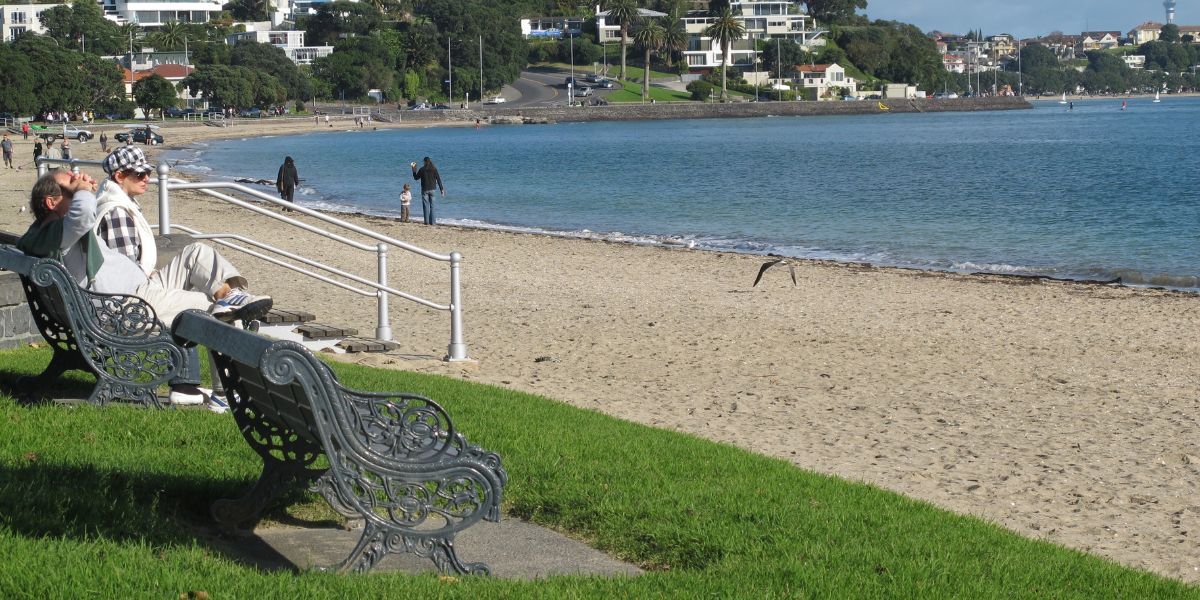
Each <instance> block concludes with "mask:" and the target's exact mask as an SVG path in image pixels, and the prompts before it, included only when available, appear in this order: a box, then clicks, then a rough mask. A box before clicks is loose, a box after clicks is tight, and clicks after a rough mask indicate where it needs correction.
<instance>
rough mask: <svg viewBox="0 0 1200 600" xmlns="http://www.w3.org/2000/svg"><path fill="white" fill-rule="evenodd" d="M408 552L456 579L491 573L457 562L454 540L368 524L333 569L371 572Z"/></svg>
mask: <svg viewBox="0 0 1200 600" xmlns="http://www.w3.org/2000/svg"><path fill="white" fill-rule="evenodd" d="M404 552H410V553H412V554H416V555H417V556H421V557H424V558H428V559H430V560H432V561H433V564H434V565H436V566H437V568H438V571H441V572H442V573H454V574H456V575H489V574H491V571H490V570H489V569H488V566H487V565H486V564H484V563H464V562H462V561H461V560H459V559H458V553H457V552H455V551H454V539H453V537H452V536H446V537H432V538H431V537H425V536H407V535H404V534H403V533H400V532H398V531H395V530H394V529H391V528H387V527H381V526H379V525H376V524H374V523H371V522H370V521H368V522H367V524H366V527H364V528H363V534H362V537H360V538H359V539H358V545H356V546H355V547H354V550H351V551H350V556H347V557H346V560H344V561H342V562H341V563H340V564H338V565H337V566H336V567H335V568H334V569H335V570H336V571H337V572H338V573H345V572H347V571H354V572H355V573H365V572H367V571H369V570H371V567H374V566H375V565H376V564H377V563H379V561H380V560H383V557H385V556H387V555H388V554H391V553H397V554H399V553H404Z"/></svg>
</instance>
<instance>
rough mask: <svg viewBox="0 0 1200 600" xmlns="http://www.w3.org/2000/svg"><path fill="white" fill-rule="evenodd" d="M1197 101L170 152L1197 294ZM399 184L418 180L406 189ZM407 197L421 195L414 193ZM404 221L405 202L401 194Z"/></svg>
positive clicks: (374, 137)
mask: <svg viewBox="0 0 1200 600" xmlns="http://www.w3.org/2000/svg"><path fill="white" fill-rule="evenodd" d="M1198 146H1200V99H1186V98H1170V99H1164V101H1163V102H1162V103H1161V104H1152V103H1151V102H1150V101H1149V100H1131V101H1129V108H1128V110H1125V111H1122V110H1120V100H1096V101H1085V102H1076V103H1075V109H1074V110H1073V111H1067V110H1065V108H1064V107H1061V106H1060V105H1058V104H1057V103H1041V104H1039V105H1038V106H1037V107H1036V108H1035V109H1034V110H1027V111H1005V112H984V113H974V114H963V113H937V114H887V115H866V116H839V117H777V118H763V119H729V120H695V121H651V122H635V123H586V124H562V125H537V126H492V127H484V128H482V129H478V130H476V129H473V128H429V129H412V130H381V131H345V132H340V133H321V134H317V135H301V136H290V137H275V138H257V139H248V140H232V141H223V142H215V143H212V144H209V145H206V146H202V147H197V148H193V149H190V150H187V151H179V152H176V153H175V154H174V155H173V156H171V157H169V158H170V159H171V160H176V159H179V160H181V161H182V162H181V163H180V164H178V165H177V166H176V168H177V169H181V170H185V171H186V170H191V171H202V172H205V173H206V175H207V176H209V177H220V178H227V179H232V178H236V177H250V178H265V179H272V180H273V179H274V177H275V173H276V170H277V169H278V166H279V164H280V163H281V162H282V160H283V157H284V156H285V155H291V156H292V157H294V158H295V160H296V166H297V168H298V170H299V173H300V177H301V178H303V179H304V182H303V184H302V187H301V189H300V191H299V194H298V197H297V198H298V200H299V201H300V202H301V203H303V204H305V205H308V206H314V207H319V208H325V209H334V210H345V211H357V212H366V213H373V214H381V215H398V214H399V202H398V200H397V195H398V194H399V191H400V186H401V184H402V183H404V182H405V181H409V180H410V178H411V175H410V171H409V167H408V163H409V161H413V160H415V161H420V160H421V158H422V157H423V156H427V155H428V156H430V157H432V158H433V160H434V162H435V163H436V164H437V165H438V168H439V170H440V171H441V173H442V177H443V180H444V181H445V183H446V186H447V189H448V190H449V192H448V195H447V197H446V198H445V199H444V200H442V199H439V201H438V204H437V209H438V218H439V220H446V221H450V222H455V223H459V224H464V225H474V226H492V227H495V226H500V227H505V228H515V229H527V230H535V231H550V232H559V233H567V234H573V235H585V236H594V237H601V238H606V239H617V240H628V241H637V242H646V243H663V242H666V243H680V242H683V243H686V242H689V241H694V242H695V244H696V245H697V247H701V248H712V249H720V250H734V251H742V252H760V253H765V252H774V253H780V254H785V255H792V256H801V257H814V258H829V259H836V260H845V261H867V262H871V263H874V264H880V265H896V266H909V267H918V268H925V269H940V270H951V271H993V272H1002V273H1024V274H1040V275H1049V276H1053V277H1071V278H1084V279H1110V278H1114V277H1123V278H1124V281H1125V282H1126V283H1132V284H1144V285H1166V286H1170V287H1177V288H1187V289H1198V288H1200V192H1198V191H1197V187H1196V182H1195V178H1196V175H1197V169H1196V160H1197V159H1198V157H1200V152H1198V150H1200V147H1198ZM412 183H414V186H415V185H417V184H416V182H412ZM414 196H417V194H416V193H414ZM413 204H414V207H413V208H414V211H413V212H414V217H415V218H417V219H419V216H418V213H419V212H420V201H419V198H414V202H413Z"/></svg>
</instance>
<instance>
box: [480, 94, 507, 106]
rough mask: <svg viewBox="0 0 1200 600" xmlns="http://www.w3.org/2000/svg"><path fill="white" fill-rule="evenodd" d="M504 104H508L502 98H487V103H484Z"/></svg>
mask: <svg viewBox="0 0 1200 600" xmlns="http://www.w3.org/2000/svg"><path fill="white" fill-rule="evenodd" d="M505 102H508V100H506V99H505V98H504V96H492V97H491V98H488V99H487V102H484V104H504V103H505Z"/></svg>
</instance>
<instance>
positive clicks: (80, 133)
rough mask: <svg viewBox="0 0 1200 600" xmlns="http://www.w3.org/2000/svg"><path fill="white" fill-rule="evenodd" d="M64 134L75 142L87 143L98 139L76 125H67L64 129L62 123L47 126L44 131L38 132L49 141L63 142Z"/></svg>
mask: <svg viewBox="0 0 1200 600" xmlns="http://www.w3.org/2000/svg"><path fill="white" fill-rule="evenodd" d="M64 133H65V135H66V137H68V138H70V139H73V140H79V141H81V142H86V141H88V140H90V139H92V138H94V137H96V136H95V135H94V134H93V133H92V132H91V131H90V130H87V129H80V128H78V127H76V126H74V125H67V126H66V127H63V125H62V124H61V123H60V124H58V125H47V126H46V129H45V130H44V131H39V132H38V136H40V137H42V138H43V139H47V140H49V139H55V140H61V139H62V138H63V136H64Z"/></svg>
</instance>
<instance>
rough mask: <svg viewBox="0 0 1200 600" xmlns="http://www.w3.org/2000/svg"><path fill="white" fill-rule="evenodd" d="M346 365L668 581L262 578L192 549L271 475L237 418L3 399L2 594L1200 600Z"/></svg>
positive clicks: (888, 500)
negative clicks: (219, 505) (411, 402)
mask: <svg viewBox="0 0 1200 600" xmlns="http://www.w3.org/2000/svg"><path fill="white" fill-rule="evenodd" d="M48 359H49V352H48V351H45V350H29V349H23V350H16V351H6V352H2V353H0V364H3V365H4V368H3V369H0V383H5V384H10V383H11V381H12V380H13V378H15V377H17V376H20V375H23V374H34V373H36V372H38V371H39V370H40V369H41V367H42V366H43V365H44V364H45V363H46V361H47V360H48ZM334 369H335V370H336V371H337V372H338V374H339V376H340V377H341V379H342V381H343V382H344V383H345V384H346V385H348V386H350V387H354V388H360V389H368V390H408V391H413V392H417V393H421V394H425V395H428V396H430V397H432V398H434V399H436V400H438V401H440V402H441V403H442V404H443V405H444V406H445V407H446V408H447V409H448V410H449V411H450V413H451V415H453V417H454V418H455V422H456V425H457V426H458V427H459V429H460V430H461V431H463V432H465V433H466V434H467V436H468V437H469V438H470V439H471V441H473V442H475V443H477V444H480V445H482V446H483V447H485V448H488V449H490V450H494V451H496V452H499V453H500V454H501V456H503V458H504V464H505V467H506V468H507V469H508V472H509V475H510V478H511V479H510V481H509V486H508V488H507V489H506V490H505V498H504V499H505V510H506V513H507V514H508V515H511V516H513V517H518V518H522V519H528V520H530V521H533V522H536V523H540V524H542V525H545V526H548V527H551V528H554V529H557V530H560V531H564V532H567V533H568V535H571V536H572V537H576V538H578V539H581V540H584V541H586V542H587V543H589V544H591V545H592V546H594V547H597V548H600V549H603V550H604V551H606V552H608V553H610V554H612V555H615V556H618V557H620V558H623V559H625V560H627V561H631V562H634V563H637V564H639V565H641V566H643V567H645V568H646V569H648V570H649V572H648V573H646V574H645V575H642V576H639V577H633V578H601V577H577V576H570V577H568V576H559V577H554V578H551V579H547V580H541V581H535V582H516V581H505V580H499V579H492V578H447V579H441V578H438V577H436V576H433V575H423V576H406V575H400V574H389V573H373V574H370V575H367V576H338V575H331V574H323V573H304V574H300V575H296V574H292V573H263V572H258V571H256V570H254V569H251V568H247V567H244V566H241V565H238V564H237V563H235V562H233V561H232V560H230V559H229V558H228V557H226V556H224V555H222V554H220V553H218V552H216V551H215V550H213V549H212V548H210V547H208V546H206V545H205V544H203V543H200V542H197V541H195V539H194V537H193V536H194V532H195V531H196V530H199V529H204V528H206V527H207V526H208V525H207V524H208V523H209V520H208V517H207V510H208V506H209V504H210V502H211V501H212V500H213V499H215V498H217V497H227V496H230V495H234V494H238V493H239V492H241V491H242V490H243V489H244V488H245V487H246V486H247V485H249V484H250V483H251V482H252V481H253V479H255V478H256V477H257V473H258V468H259V467H258V461H257V458H256V456H255V455H254V454H253V453H252V452H251V450H250V449H249V448H248V447H247V446H246V444H245V443H244V441H243V440H242V439H241V436H240V434H239V433H238V431H237V430H236V428H235V427H234V422H233V419H231V418H230V417H229V416H228V415H215V414H212V413H209V412H207V411H203V410H190V411H174V410H167V411H149V410H140V409H134V408H126V407H109V408H104V409H94V408H91V407H75V408H71V407H66V406H53V405H51V406H39V407H33V408H25V407H20V406H18V405H16V404H15V403H14V402H13V401H12V400H11V399H9V398H7V397H0V420H2V421H3V422H4V423H5V434H4V436H3V438H2V440H0V563H3V564H4V565H5V568H4V569H0V597H5V598H8V597H30V598H43V597H54V598H176V597H179V594H181V593H185V592H188V591H193V590H203V591H206V592H208V594H209V597H210V598H212V599H214V600H217V599H221V598H251V599H266V598H279V599H295V598H305V599H308V598H330V599H338V600H348V599H353V598H395V597H409V596H412V597H418V598H420V597H438V598H470V599H475V598H527V597H528V598H564V597H566V598H650V597H653V598H664V597H670V598H689V599H690V598H698V597H709V598H796V597H816V598H830V597H838V598H841V597H846V598H864V597H879V598H883V597H886V598H949V597H957V598H1020V597H1025V598H1068V597H1077V598H1096V597H1105V598H1177V597H1178V598H1183V597H1189V598H1195V597H1200V590H1197V589H1196V588H1194V587H1189V586H1187V585H1185V584H1183V583H1180V582H1177V581H1173V580H1169V579H1164V578H1161V577H1157V576H1155V575H1151V574H1148V573H1144V572H1139V571H1134V570H1131V569H1127V568H1124V567H1121V566H1118V565H1116V564H1115V563H1112V562H1110V561H1107V560H1104V559H1101V558H1097V557H1094V556H1089V555H1086V554H1083V553H1081V552H1076V551H1073V550H1067V549H1064V548H1061V547H1058V546H1054V545H1051V544H1048V543H1043V542H1037V541H1032V540H1028V539H1025V538H1022V537H1020V536H1017V535H1016V534H1013V533H1011V532H1009V531H1007V530H1004V529H1001V528H999V527H996V526H994V525H990V524H988V523H985V522H983V521H980V520H978V519H974V518H968V517H963V516H958V515H955V514H951V513H948V512H946V511H943V510H940V509H937V508H934V507H933V506H930V505H928V504H925V503H922V502H918V501H915V500H911V499H908V498H905V497H902V496H898V495H896V494H893V493H890V492H886V491H883V490H880V489H876V488H873V487H870V486H867V485H861V484H857V483H850V482H846V481H842V480H839V479H835V478H832V477H826V476H821V475H815V474H812V473H808V472H805V471H802V470H800V469H797V468H795V467H793V466H792V465H790V464H788V463H785V462H783V461H779V460H775V459H770V458H765V457H762V456H758V455H755V454H751V453H749V452H745V451H742V450H739V449H737V448H734V447H731V446H727V445H722V444H717V443H714V442H710V441H706V440H702V439H698V438H695V437H692V436H688V435H683V434H680V433H675V432H671V431H664V430H659V429H652V428H649V427H644V426H641V425H635V424H632V423H628V422H625V421H620V420H617V419H613V418H611V417H607V416H604V415H602V414H599V413H596V412H590V411H586V410H581V409H578V408H573V407H570V406H567V405H565V404H562V403H559V402H555V401H553V400H549V399H546V398H541V397H537V396H531V395H527V394H521V393H516V392H512V391H508V390H505V389H501V388H496V387H489V386H483V385H477V384H471V383H466V382H462V381H458V380H452V379H446V378H440V377H433V376H427V375H417V374H412V373H403V372H395V371H385V370H379V369H371V368H365V367H357V366H352V365H340V364H339V365H335V367H334ZM81 380H82V381H86V378H84V379H81ZM292 500H294V501H297V502H299V506H298V507H296V506H293V507H292V508H290V509H288V513H287V514H292V515H296V514H300V515H313V514H315V515H321V514H328V511H327V510H325V509H324V508H323V504H322V503H323V501H321V500H320V499H319V498H318V497H315V496H308V495H301V496H298V497H296V498H293V499H292ZM283 516H284V513H282V512H279V511H276V512H275V513H273V514H272V518H275V519H279V518H281V517H283ZM479 559H481V560H485V561H486V560H487V557H479Z"/></svg>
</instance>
